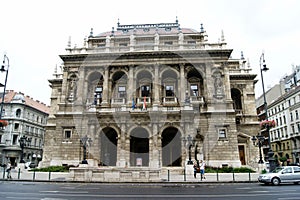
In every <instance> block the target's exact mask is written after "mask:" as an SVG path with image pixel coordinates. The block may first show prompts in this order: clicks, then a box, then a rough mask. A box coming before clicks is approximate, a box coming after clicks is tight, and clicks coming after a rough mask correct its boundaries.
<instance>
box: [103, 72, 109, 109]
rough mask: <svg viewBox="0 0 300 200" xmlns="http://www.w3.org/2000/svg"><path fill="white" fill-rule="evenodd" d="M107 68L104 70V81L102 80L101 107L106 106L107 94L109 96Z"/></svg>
mask: <svg viewBox="0 0 300 200" xmlns="http://www.w3.org/2000/svg"><path fill="white" fill-rule="evenodd" d="M108 82H109V67H108V66H107V67H105V69H104V80H103V97H102V106H108V94H109V92H108V91H109V86H108V85H109V84H108Z"/></svg>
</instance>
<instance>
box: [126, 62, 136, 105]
mask: <svg viewBox="0 0 300 200" xmlns="http://www.w3.org/2000/svg"><path fill="white" fill-rule="evenodd" d="M133 68H134V66H133V65H131V66H129V72H128V90H127V91H128V92H127V104H128V105H129V106H132V98H135V94H134V89H135V87H134V77H133Z"/></svg>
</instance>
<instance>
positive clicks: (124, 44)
mask: <svg viewBox="0 0 300 200" xmlns="http://www.w3.org/2000/svg"><path fill="white" fill-rule="evenodd" d="M119 46H120V47H127V46H128V44H127V43H120V44H119Z"/></svg>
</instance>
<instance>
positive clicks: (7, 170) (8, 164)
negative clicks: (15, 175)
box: [6, 162, 11, 179]
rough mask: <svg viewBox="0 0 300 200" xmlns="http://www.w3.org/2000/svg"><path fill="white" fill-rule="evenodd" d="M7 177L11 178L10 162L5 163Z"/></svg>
mask: <svg viewBox="0 0 300 200" xmlns="http://www.w3.org/2000/svg"><path fill="white" fill-rule="evenodd" d="M6 172H7V179H11V164H10V162H8V163H7V165H6Z"/></svg>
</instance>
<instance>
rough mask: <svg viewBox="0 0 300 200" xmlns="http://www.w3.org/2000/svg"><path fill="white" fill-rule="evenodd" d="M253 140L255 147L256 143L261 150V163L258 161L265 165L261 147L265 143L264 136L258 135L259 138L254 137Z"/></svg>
mask: <svg viewBox="0 0 300 200" xmlns="http://www.w3.org/2000/svg"><path fill="white" fill-rule="evenodd" d="M251 140H252V142H253V145H255V144H256V143H257V144H258V148H259V161H258V163H259V164H263V163H264V161H263V160H262V153H261V146H262V143H263V142H264V141H265V138H264V136H262V135H257V136H254V135H253V137H252V139H251Z"/></svg>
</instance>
